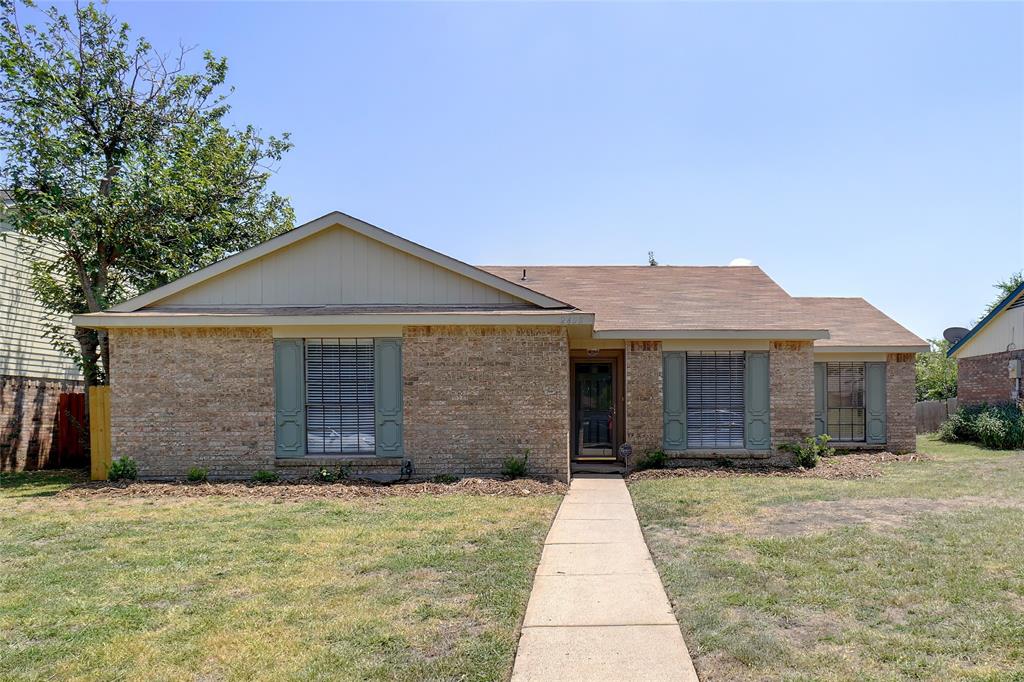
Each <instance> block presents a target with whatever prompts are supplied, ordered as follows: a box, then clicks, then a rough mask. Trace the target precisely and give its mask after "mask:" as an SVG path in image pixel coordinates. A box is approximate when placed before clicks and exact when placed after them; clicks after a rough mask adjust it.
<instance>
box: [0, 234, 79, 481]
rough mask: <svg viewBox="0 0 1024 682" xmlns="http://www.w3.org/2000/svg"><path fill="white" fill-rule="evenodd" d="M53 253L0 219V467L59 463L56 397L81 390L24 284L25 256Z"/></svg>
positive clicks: (26, 273)
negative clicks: (52, 340) (14, 230)
mask: <svg viewBox="0 0 1024 682" xmlns="http://www.w3.org/2000/svg"><path fill="white" fill-rule="evenodd" d="M55 255H56V254H55V253H54V252H53V250H52V249H49V248H46V247H43V246H40V245H39V244H38V243H37V242H35V241H34V240H32V239H30V238H28V237H25V236H24V235H20V234H18V233H16V232H13V231H12V230H11V228H10V227H9V226H6V225H3V224H0V471H13V470H20V469H41V468H44V467H47V466H53V465H56V464H61V463H62V462H61V461H60V457H59V456H58V455H59V453H58V452H57V448H58V438H57V436H56V425H57V423H58V403H59V401H60V396H61V394H65V393H81V392H82V390H83V385H84V384H83V382H82V375H81V372H79V370H78V367H77V366H76V365H75V363H74V362H72V361H71V359H70V358H68V357H67V356H66V355H64V354H63V353H61V352H60V351H57V350H55V349H54V347H53V346H52V345H51V344H50V341H49V340H48V339H46V338H45V337H44V336H43V332H44V330H45V328H46V324H47V322H48V318H47V316H46V313H45V311H44V310H43V308H42V306H41V305H40V303H39V301H37V300H36V298H35V296H34V295H33V293H32V289H31V288H30V286H29V280H30V277H31V267H30V265H29V258H31V257H39V258H53V257H55ZM67 328H68V331H69V333H70V331H71V325H70V321H69V323H68V325H67ZM63 418H67V416H66V415H65V416H64V417H63ZM83 426H84V425H83ZM65 433H71V431H70V430H68V431H65Z"/></svg>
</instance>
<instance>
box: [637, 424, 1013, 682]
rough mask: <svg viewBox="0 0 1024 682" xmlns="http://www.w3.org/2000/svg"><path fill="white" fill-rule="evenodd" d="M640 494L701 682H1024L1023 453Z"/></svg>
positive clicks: (949, 452)
mask: <svg viewBox="0 0 1024 682" xmlns="http://www.w3.org/2000/svg"><path fill="white" fill-rule="evenodd" d="M918 449H919V451H920V452H922V453H926V454H929V455H932V457H933V459H932V460H929V461H921V462H899V463H892V464H885V465H883V473H882V475H881V476H879V477H876V478H866V479H861V480H825V479H815V478H795V477H756V476H734V477H705V478H698V477H685V478H665V479H656V480H638V481H634V482H632V483H631V484H630V492H631V493H632V495H633V499H634V503H635V505H636V508H637V512H638V514H639V517H640V522H641V524H642V525H643V528H644V534H645V536H646V537H647V541H648V544H649V545H650V547H651V551H652V553H653V554H654V559H655V562H656V564H657V566H658V569H659V571H660V572H661V575H662V579H663V581H664V583H665V587H666V589H667V590H668V592H669V596H670V598H671V599H672V602H673V605H674V608H675V612H676V616H677V617H678V619H679V622H680V624H681V625H682V627H683V633H684V635H685V637H686V640H687V644H688V645H689V647H690V651H691V654H693V657H694V662H695V664H696V667H697V671H698V673H699V674H700V676H701V680H703V682H709V681H712V680H765V679H772V680H775V679H791V680H812V679H813V680H904V679H929V680H963V679H968V680H1024V541H1022V539H1024V453H1020V452H1017V453H1006V452H996V451H990V450H983V449H980V448H976V447H973V446H966V445H949V444H945V443H941V442H939V441H937V440H934V439H931V438H921V439H920V440H919V443H918Z"/></svg>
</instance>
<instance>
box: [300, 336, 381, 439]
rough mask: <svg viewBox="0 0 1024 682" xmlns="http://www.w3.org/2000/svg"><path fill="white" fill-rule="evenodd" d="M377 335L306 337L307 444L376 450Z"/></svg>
mask: <svg viewBox="0 0 1024 682" xmlns="http://www.w3.org/2000/svg"><path fill="white" fill-rule="evenodd" d="M374 380H375V376H374V347H373V339H307V340H306V449H307V452H309V453H310V454H319V453H323V454H327V453H330V454H338V453H341V454H357V453H361V454H372V453H374V452H375V450H376V415H375V413H374Z"/></svg>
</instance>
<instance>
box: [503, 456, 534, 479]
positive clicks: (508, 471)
mask: <svg viewBox="0 0 1024 682" xmlns="http://www.w3.org/2000/svg"><path fill="white" fill-rule="evenodd" d="M528 459H529V455H523V456H522V457H509V458H508V459H506V460H505V461H504V462H503V463H502V465H501V475H502V476H504V477H506V478H522V477H523V476H525V475H526V461H527V460H528Z"/></svg>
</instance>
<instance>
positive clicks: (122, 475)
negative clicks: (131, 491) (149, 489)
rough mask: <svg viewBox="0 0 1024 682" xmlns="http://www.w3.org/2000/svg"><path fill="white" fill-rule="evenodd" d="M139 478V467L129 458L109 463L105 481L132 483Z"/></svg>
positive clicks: (120, 458)
mask: <svg viewBox="0 0 1024 682" xmlns="http://www.w3.org/2000/svg"><path fill="white" fill-rule="evenodd" d="M138 477H139V466H138V464H136V463H135V460H134V459H132V458H131V457H119V458H117V459H115V460H114V461H113V462H111V463H110V471H108V472H107V480H110V481H134V480H135V479H136V478H138Z"/></svg>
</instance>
